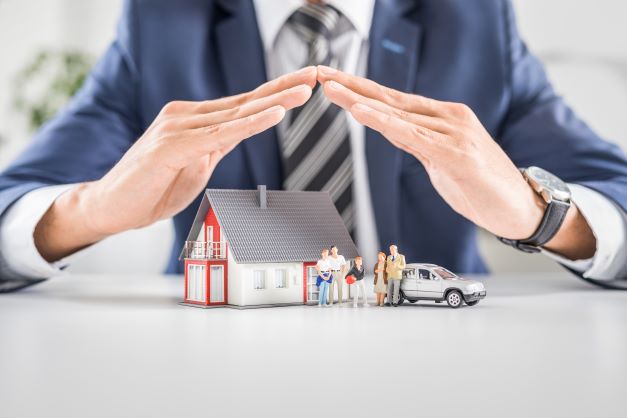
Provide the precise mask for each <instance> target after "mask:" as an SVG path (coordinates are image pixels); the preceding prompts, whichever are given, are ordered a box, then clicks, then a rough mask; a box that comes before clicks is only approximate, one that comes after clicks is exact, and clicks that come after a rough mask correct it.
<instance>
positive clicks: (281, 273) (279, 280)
mask: <svg viewBox="0 0 627 418" xmlns="http://www.w3.org/2000/svg"><path fill="white" fill-rule="evenodd" d="M274 287H275V288H277V289H285V288H286V287H287V271H286V270H284V269H277V270H275V271H274Z"/></svg>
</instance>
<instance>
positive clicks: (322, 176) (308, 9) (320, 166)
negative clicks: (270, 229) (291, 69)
mask: <svg viewBox="0 0 627 418" xmlns="http://www.w3.org/2000/svg"><path fill="white" fill-rule="evenodd" d="M287 24H288V25H290V26H291V28H292V29H293V30H294V32H295V33H296V34H297V35H298V36H299V37H300V38H301V39H302V40H303V41H305V43H306V44H307V45H308V47H309V54H308V60H307V62H306V63H305V65H318V64H321V65H327V66H331V67H337V65H338V59H337V57H335V56H333V54H332V52H331V48H330V43H331V41H332V40H333V39H335V38H337V37H338V36H339V35H341V34H343V33H346V32H347V31H349V30H353V27H352V25H351V24H350V22H349V21H348V19H345V18H343V17H342V14H341V13H340V12H339V11H338V10H337V9H335V8H333V7H331V6H328V5H321V4H306V5H304V6H302V7H300V8H299V9H298V10H297V11H296V12H294V13H293V14H292V15H291V16H290V18H289V19H288V22H287ZM289 120H290V125H289V126H288V127H287V129H286V131H285V135H284V138H283V141H282V144H281V150H282V154H283V168H284V178H285V181H284V183H283V187H284V188H285V190H316V191H317V190H323V191H328V192H329V194H330V195H331V199H332V200H333V203H334V204H335V206H336V208H337V210H338V212H339V213H340V214H341V216H342V219H343V220H344V223H345V224H346V227H347V228H348V230H349V231H350V232H351V235H352V234H353V232H354V214H353V203H352V202H353V161H352V158H351V145H350V138H349V130H348V120H347V116H346V114H345V113H344V111H343V110H342V109H341V108H340V107H338V106H336V105H334V104H332V103H330V102H329V101H328V100H327V99H326V97H325V96H324V93H323V91H322V88H321V87H320V85H319V84H318V85H316V87H315V88H314V91H313V94H312V97H311V99H310V100H309V101H308V102H307V103H306V104H305V105H304V106H302V107H300V108H296V109H294V110H293V111H292V112H291V115H290V118H289Z"/></svg>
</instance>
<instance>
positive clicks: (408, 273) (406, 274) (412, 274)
mask: <svg viewBox="0 0 627 418" xmlns="http://www.w3.org/2000/svg"><path fill="white" fill-rule="evenodd" d="M415 278H416V269H405V270H403V279H415Z"/></svg>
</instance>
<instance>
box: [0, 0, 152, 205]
mask: <svg viewBox="0 0 627 418" xmlns="http://www.w3.org/2000/svg"><path fill="white" fill-rule="evenodd" d="M136 29H137V23H136V22H135V13H134V4H133V2H132V1H131V0H127V1H126V2H125V4H124V9H123V14H122V17H121V19H120V22H119V25H118V29H117V36H116V39H115V41H114V42H113V43H112V44H111V45H110V47H109V48H108V50H107V51H106V53H105V54H104V56H103V57H102V58H101V59H100V60H99V62H98V63H97V64H96V66H95V67H94V68H93V70H92V71H91V73H90V75H89V76H88V77H87V79H86V81H85V83H84V85H83V87H82V88H81V89H80V91H79V92H78V93H77V94H76V96H75V97H74V98H73V99H72V100H71V102H70V104H69V105H68V106H67V107H66V108H65V109H64V110H62V111H61V112H60V113H59V114H58V115H57V116H56V117H55V118H54V119H53V120H51V121H50V122H48V123H47V124H46V125H45V126H44V127H43V128H42V129H41V130H40V131H39V132H38V133H37V134H36V135H35V137H34V138H33V139H32V141H31V143H30V144H29V146H28V147H27V148H26V149H25V151H24V152H23V153H22V154H21V155H20V156H19V157H18V158H17V159H16V160H15V161H14V162H13V163H12V164H11V165H10V166H9V167H8V168H7V169H6V170H5V171H4V172H2V173H0V217H1V216H2V214H3V213H4V212H5V211H6V210H7V208H8V207H9V206H10V205H11V204H13V203H14V202H15V201H16V200H17V199H19V198H20V197H21V196H23V195H24V194H26V193H28V192H29V191H32V190H35V189H38V188H41V187H45V186H51V185H58V184H69V183H79V182H84V181H89V180H95V179H98V178H100V177H102V175H103V174H105V173H106V172H107V171H108V170H109V169H110V168H111V167H112V166H113V165H114V164H115V163H116V162H117V161H118V160H119V159H120V158H121V156H122V155H123V154H124V152H125V151H126V150H127V149H128V148H129V147H130V145H131V144H132V143H133V141H134V140H135V139H136V138H137V137H138V136H139V135H140V133H141V130H140V127H141V126H142V123H141V122H140V118H139V112H138V110H139V109H138V87H139V67H138V63H137V60H136V59H135V58H134V57H135V56H136V52H137V45H136V43H137V39H136V38H137V37H136V36H135V35H134V31H135V30H136Z"/></svg>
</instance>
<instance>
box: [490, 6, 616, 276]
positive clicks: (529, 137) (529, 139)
mask: <svg viewBox="0 0 627 418" xmlns="http://www.w3.org/2000/svg"><path fill="white" fill-rule="evenodd" d="M503 4H504V6H505V7H504V11H505V13H504V16H505V28H506V40H507V51H508V54H507V58H506V63H505V66H506V68H507V72H508V75H509V85H508V92H507V94H508V96H509V109H508V113H507V116H506V118H505V119H504V122H503V124H502V126H501V127H500V129H499V132H498V134H497V140H498V141H499V143H500V145H501V146H502V147H503V149H504V150H505V152H506V153H507V154H508V155H509V157H510V158H511V159H512V160H513V162H514V163H515V164H516V166H518V167H528V166H530V165H536V166H539V167H542V168H544V169H546V170H548V171H550V172H552V173H554V174H556V175H557V176H558V177H560V178H561V179H562V180H564V181H566V182H568V183H571V184H577V185H581V186H584V187H586V188H589V189H592V190H593V191H596V192H598V193H599V194H600V195H602V196H604V197H606V198H607V199H609V200H610V201H611V202H612V203H614V204H615V206H616V208H617V210H618V211H620V212H623V214H624V213H626V212H627V158H626V156H625V154H624V152H623V151H621V149H620V148H619V147H618V146H617V145H615V144H612V143H610V142H607V141H605V140H604V139H602V138H600V137H599V136H598V135H597V134H596V133H595V132H593V131H592V129H590V127H589V126H587V125H586V124H585V123H584V122H583V121H582V120H581V119H579V118H578V117H577V116H576V115H575V114H574V112H573V111H572V110H571V109H570V108H569V107H568V106H567V105H566V103H565V102H564V100H563V99H562V98H561V97H559V96H558V95H557V94H556V93H555V91H554V90H553V88H552V86H551V84H550V82H549V80H548V78H547V75H546V73H545V71H544V68H543V66H542V64H541V63H540V62H539V61H538V60H537V58H536V57H534V56H533V55H532V54H531V53H530V52H529V51H528V49H527V47H526V45H525V44H524V42H523V41H522V40H521V39H520V36H519V34H518V31H517V28H516V22H515V16H514V12H513V9H512V5H511V3H510V1H509V0H505V1H504V3H503ZM619 226H620V225H619ZM593 232H595V234H596V232H597V231H593ZM625 245H627V243H622V245H620V246H619V247H617V248H616V249H615V250H617V251H621V249H624V248H625ZM577 273H578V274H579V273H580V272H577ZM579 275H581V274H579ZM614 279H624V277H614ZM590 281H593V282H594V280H590Z"/></svg>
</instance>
